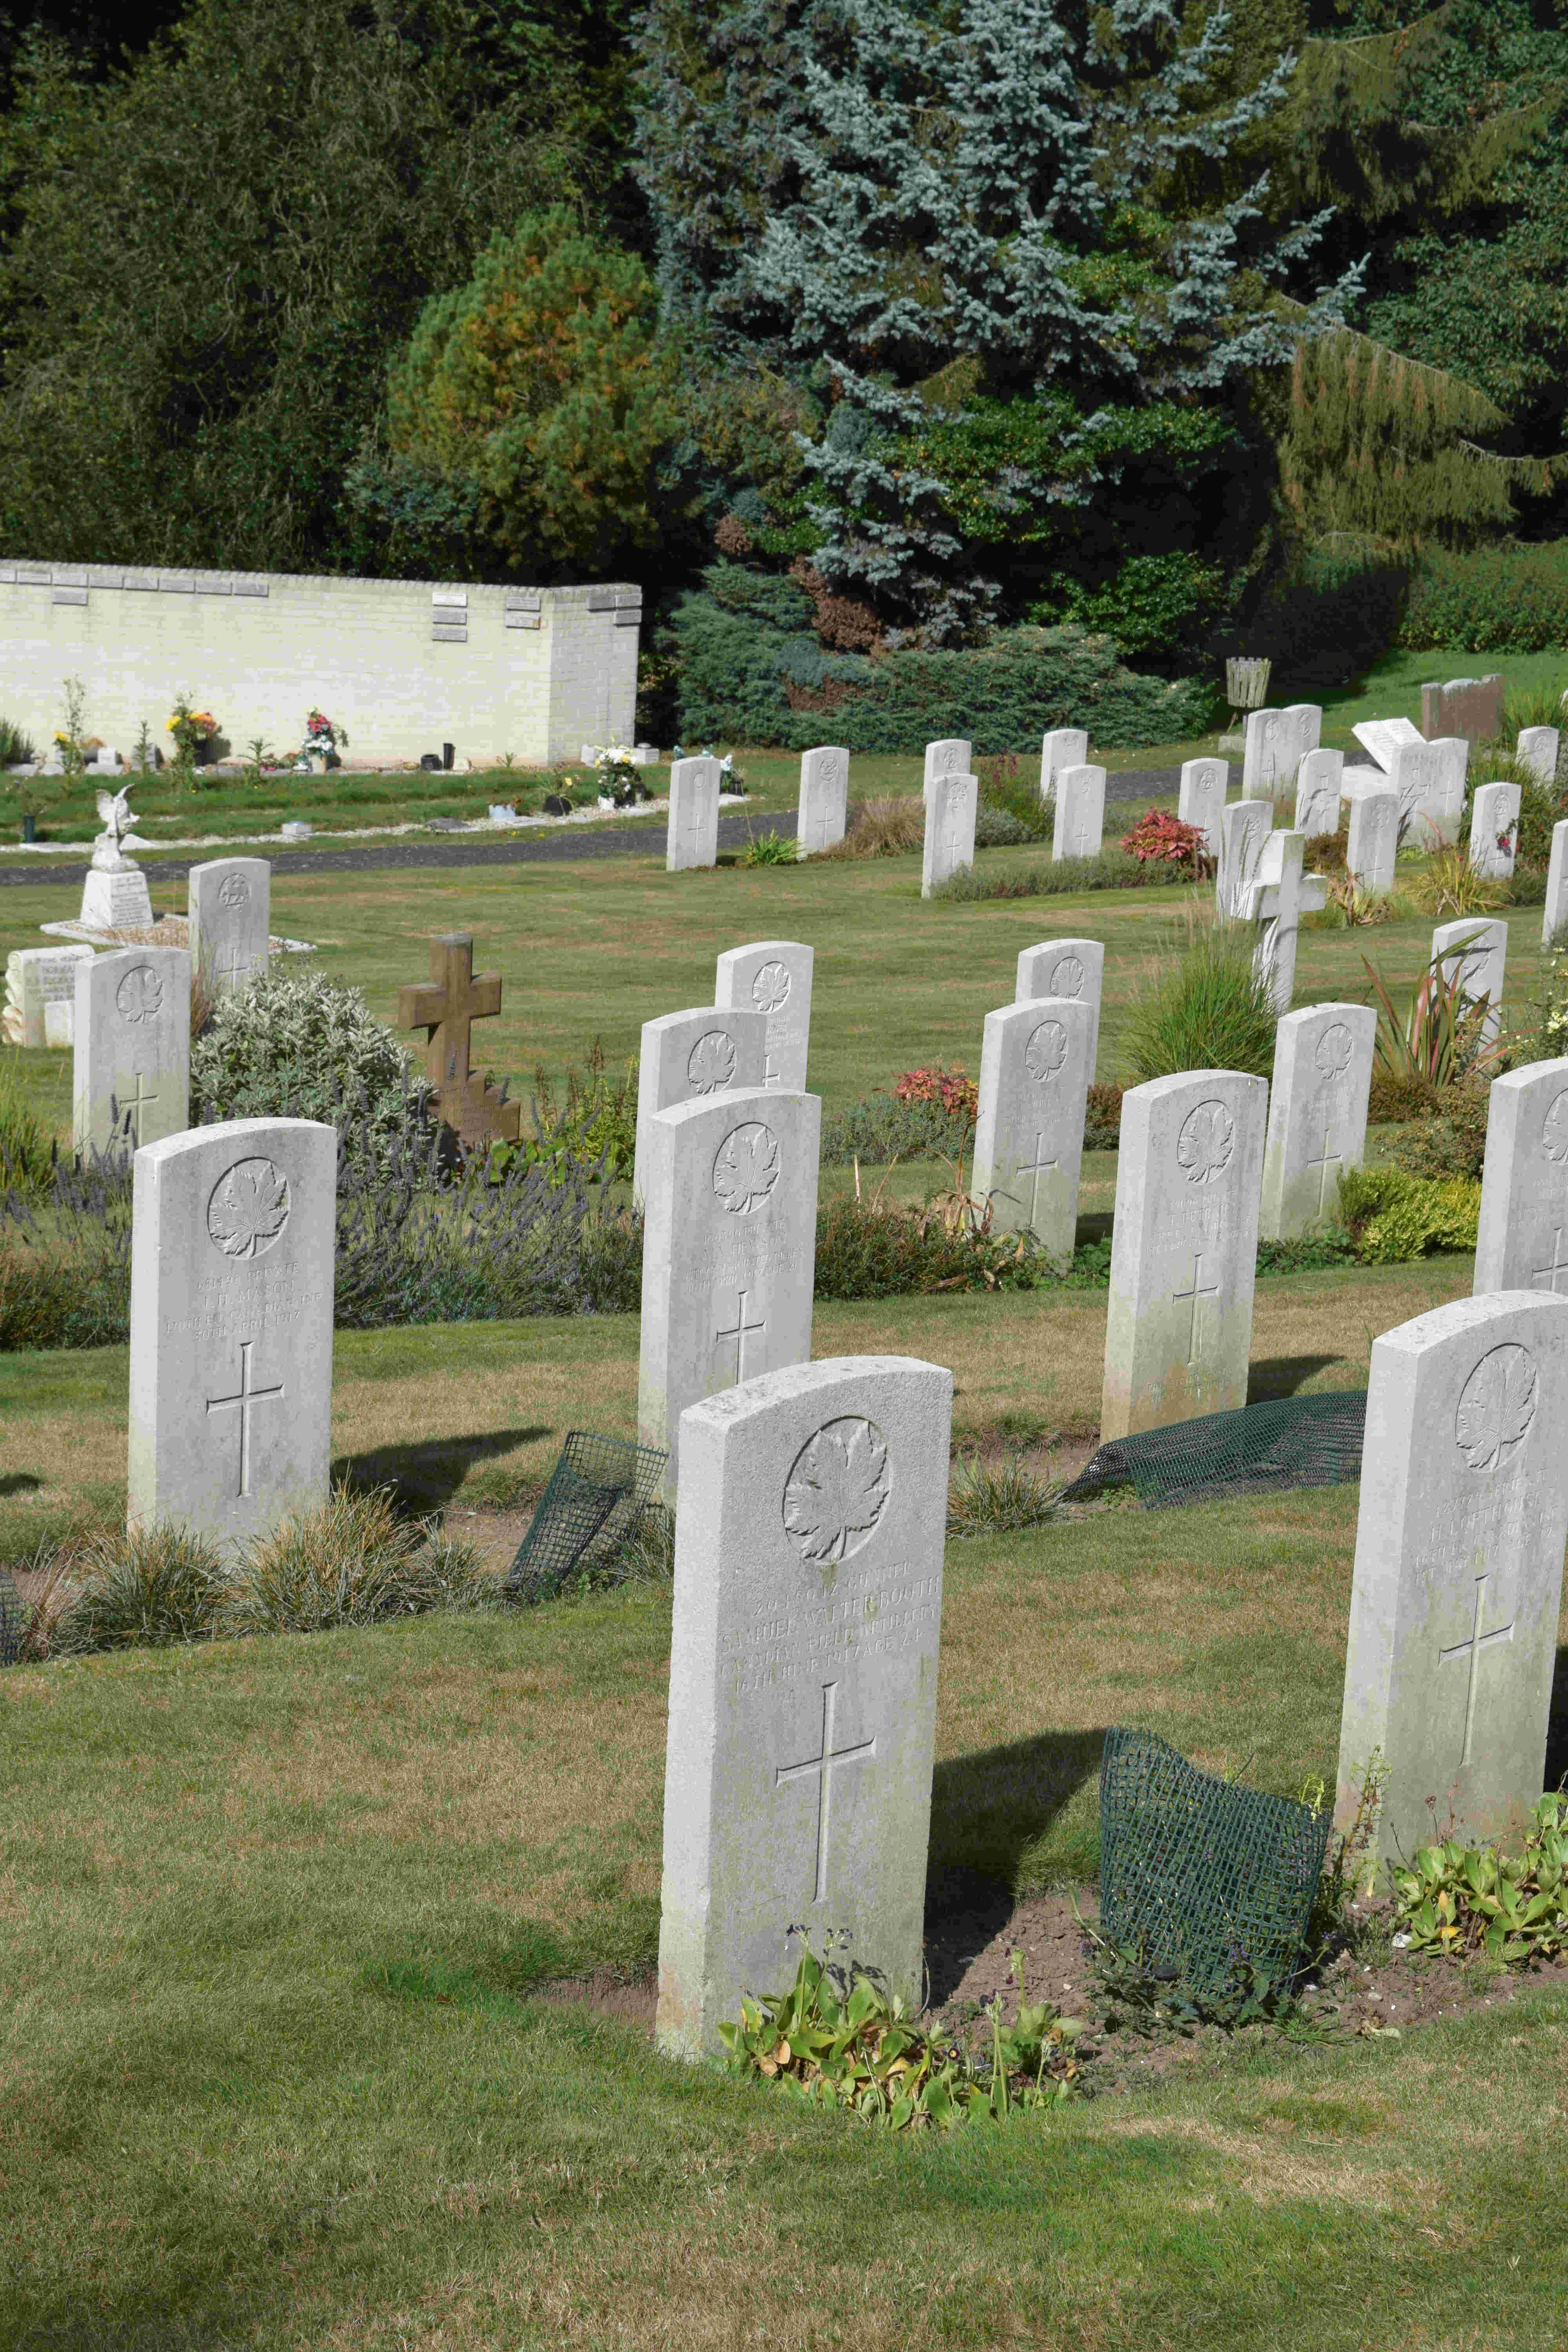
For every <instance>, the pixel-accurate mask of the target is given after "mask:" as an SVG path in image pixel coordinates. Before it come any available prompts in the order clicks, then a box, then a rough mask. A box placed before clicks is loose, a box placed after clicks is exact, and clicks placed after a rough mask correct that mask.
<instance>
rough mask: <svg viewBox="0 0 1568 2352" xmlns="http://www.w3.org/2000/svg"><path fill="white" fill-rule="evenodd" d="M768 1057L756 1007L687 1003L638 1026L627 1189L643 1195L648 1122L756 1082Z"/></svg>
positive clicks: (763, 1019) (763, 1022) (764, 1019)
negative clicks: (677, 1010)
mask: <svg viewBox="0 0 1568 2352" xmlns="http://www.w3.org/2000/svg"><path fill="white" fill-rule="evenodd" d="M767 1058H768V1016H767V1014H766V1013H763V1012H761V1011H759V1010H757V1009H755V1008H746V1007H731V1006H728V1005H719V1004H698V1005H691V1006H689V1007H688V1008H687V1010H686V1011H685V1012H683V1013H660V1015H659V1017H658V1020H657V1021H645V1022H644V1023H643V1025H642V1041H641V1050H640V1053H639V1055H638V1058H637V1138H636V1142H635V1145H634V1150H633V1161H632V1193H633V1198H634V1199H635V1200H637V1201H640V1200H641V1199H642V1195H643V1165H644V1161H645V1160H646V1159H647V1133H648V1122H649V1121H650V1120H651V1118H653V1115H654V1113H655V1111H660V1110H671V1109H673V1108H674V1107H675V1105H676V1104H677V1103H683V1102H695V1101H698V1100H700V1099H701V1098H703V1097H706V1096H709V1095H715V1094H725V1093H732V1092H733V1091H734V1089H735V1088H736V1087H760V1086H761V1085H762V1084H763V1071H764V1070H765V1069H766V1067H767Z"/></svg>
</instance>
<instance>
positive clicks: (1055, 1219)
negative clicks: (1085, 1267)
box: [973, 996, 1096, 1267]
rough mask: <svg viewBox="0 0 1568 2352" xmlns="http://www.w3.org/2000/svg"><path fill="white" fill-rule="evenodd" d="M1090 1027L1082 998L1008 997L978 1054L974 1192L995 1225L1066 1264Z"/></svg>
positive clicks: (1072, 1233)
mask: <svg viewBox="0 0 1568 2352" xmlns="http://www.w3.org/2000/svg"><path fill="white" fill-rule="evenodd" d="M1095 1028H1096V1021H1095V1013H1094V1011H1093V1009H1092V1008H1091V1007H1090V1006H1089V1004H1087V1003H1085V1002H1084V1000H1083V998H1082V997H1081V996H1079V997H1076V998H1074V997H1046V998H1042V999H1040V1000H1038V1001H1037V1002H1036V1003H1026V1004H1008V1005H1005V1006H1004V1007H1003V1008H1002V1009H1001V1010H1000V1011H999V1012H996V1013H987V1014H986V1016H985V1030H984V1044H983V1045H982V1047H981V1054H980V1108H979V1117H978V1123H977V1125H976V1129H975V1136H974V1170H973V1185H974V1191H975V1193H976V1196H977V1197H978V1198H979V1199H980V1200H981V1201H982V1202H984V1204H985V1206H986V1208H987V1209H988V1210H989V1212H990V1216H991V1226H992V1231H993V1232H994V1233H999V1234H1012V1233H1020V1232H1022V1233H1028V1234H1033V1235H1034V1237H1035V1239H1036V1240H1037V1242H1038V1243H1039V1244H1040V1246H1041V1248H1042V1249H1044V1250H1045V1252H1046V1253H1047V1256H1049V1257H1050V1258H1051V1259H1052V1261H1053V1262H1054V1263H1055V1264H1056V1265H1058V1266H1062V1267H1065V1266H1067V1265H1069V1264H1070V1262H1071V1259H1072V1254H1073V1244H1074V1242H1075V1240H1076V1238H1077V1234H1078V1187H1079V1172H1080V1171H1081V1168H1082V1163H1083V1115H1084V1105H1085V1101H1086V1099H1087V1097H1088V1094H1089V1077H1090V1075H1091V1073H1092V1070H1093V1058H1092V1057H1093V1053H1094V1039H1095Z"/></svg>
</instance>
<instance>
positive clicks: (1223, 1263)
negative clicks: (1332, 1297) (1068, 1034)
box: [1100, 1070, 1268, 1443]
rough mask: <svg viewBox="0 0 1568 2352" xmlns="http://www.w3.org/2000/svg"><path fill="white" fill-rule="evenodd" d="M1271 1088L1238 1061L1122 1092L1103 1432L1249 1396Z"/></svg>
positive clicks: (1157, 1423)
mask: <svg viewBox="0 0 1568 2352" xmlns="http://www.w3.org/2000/svg"><path fill="white" fill-rule="evenodd" d="M1267 1105H1268V1081H1267V1080H1266V1079H1263V1078H1254V1077H1247V1076H1244V1075H1243V1074H1242V1073H1241V1072H1240V1071H1238V1070H1185V1071H1183V1072H1182V1073H1181V1074H1180V1075H1179V1076H1176V1077H1170V1078H1150V1079H1148V1080H1146V1081H1145V1083H1144V1084H1143V1085H1142V1086H1141V1087H1129V1088H1128V1090H1127V1092H1126V1094H1124V1095H1123V1096H1122V1097H1121V1159H1120V1160H1119V1162H1118V1166H1117V1176H1116V1219H1115V1223H1114V1225H1113V1227H1112V1229H1111V1256H1110V1314H1109V1317H1108V1318H1107V1324H1106V1335H1105V1391H1104V1396H1103V1400H1102V1402H1101V1408H1100V1440H1101V1442H1102V1443H1103V1442H1104V1441H1105V1440H1106V1439H1107V1438H1112V1437H1128V1436H1131V1435H1132V1434H1133V1433H1135V1432H1136V1431H1138V1430H1141V1429H1163V1428H1164V1427H1165V1426H1166V1425H1167V1424H1168V1423H1171V1422H1174V1421H1189V1420H1191V1419H1192V1418H1193V1417H1194V1415H1196V1414H1199V1413H1205V1412H1228V1411H1229V1410H1231V1408H1232V1407H1234V1406H1237V1405H1243V1404H1245V1403H1246V1402H1247V1358H1248V1353H1249V1350H1250V1348H1251V1342H1252V1293H1253V1285H1254V1282H1255V1279H1256V1276H1257V1270H1258V1185H1259V1179H1260V1177H1261V1174H1262V1168H1263V1125H1264V1116H1265V1111H1266V1108H1267Z"/></svg>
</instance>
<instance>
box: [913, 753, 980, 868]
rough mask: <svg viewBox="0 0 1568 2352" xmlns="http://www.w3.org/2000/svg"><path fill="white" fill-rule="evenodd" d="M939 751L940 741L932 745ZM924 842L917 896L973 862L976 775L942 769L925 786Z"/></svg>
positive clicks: (977, 798) (977, 805)
mask: <svg viewBox="0 0 1568 2352" xmlns="http://www.w3.org/2000/svg"><path fill="white" fill-rule="evenodd" d="M934 748H935V749H936V750H938V751H940V750H941V749H942V746H941V745H940V744H938V745H936V746H935V747H934ZM925 803H926V822H925V845H924V851H923V855H922V857H921V898H930V897H931V893H932V892H933V891H935V890H939V889H940V888H941V887H942V884H943V883H944V882H946V881H947V880H949V879H950V877H952V875H954V874H958V873H961V872H962V871H963V868H964V867H965V866H973V863H974V818H975V813H976V811H977V810H978V808H979V805H980V781H979V778H978V777H976V776H964V775H949V774H947V773H946V772H945V771H944V772H942V773H939V774H937V775H935V776H933V777H932V778H931V782H930V783H929V784H928V785H927V786H926V795H925Z"/></svg>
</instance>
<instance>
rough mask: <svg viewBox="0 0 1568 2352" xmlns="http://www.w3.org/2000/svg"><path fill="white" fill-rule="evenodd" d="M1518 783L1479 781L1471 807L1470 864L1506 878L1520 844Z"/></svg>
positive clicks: (1495, 875) (1481, 872)
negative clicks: (1481, 782) (1486, 782)
mask: <svg viewBox="0 0 1568 2352" xmlns="http://www.w3.org/2000/svg"><path fill="white" fill-rule="evenodd" d="M1519 801H1520V793H1519V786H1518V785H1517V784H1478V785H1477V787H1476V797H1475V802H1474V803H1473V805H1472V808H1471V811H1470V864H1471V866H1473V867H1474V868H1475V871H1476V872H1477V873H1478V874H1487V875H1490V876H1492V877H1494V878H1496V879H1497V880H1500V881H1504V882H1506V881H1507V880H1508V878H1509V877H1510V875H1511V874H1512V872H1513V860H1514V853H1515V851H1516V850H1517V848H1518V846H1519Z"/></svg>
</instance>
